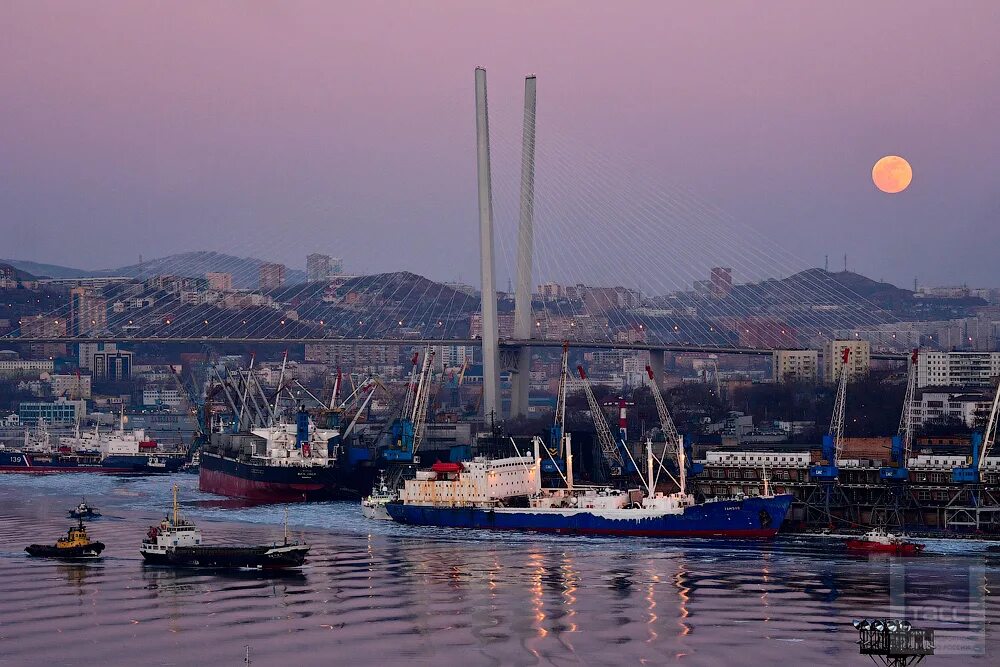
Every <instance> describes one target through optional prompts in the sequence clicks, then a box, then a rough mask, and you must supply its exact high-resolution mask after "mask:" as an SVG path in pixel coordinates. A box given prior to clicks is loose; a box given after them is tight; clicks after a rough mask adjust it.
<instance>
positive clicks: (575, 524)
mask: <svg viewBox="0 0 1000 667" xmlns="http://www.w3.org/2000/svg"><path fill="white" fill-rule="evenodd" d="M791 503H792V496H791V495H790V494H785V495H776V496H769V497H749V498H742V499H736V500H713V501H709V502H705V503H699V504H695V505H692V506H689V507H685V508H684V509H683V511H682V512H679V513H677V512H673V513H670V512H662V511H659V510H656V509H642V508H622V509H569V508H565V509H564V508H538V509H535V508H509V507H497V508H479V507H442V506H433V505H417V504H404V503H399V502H395V503H389V504H388V505H386V510H387V511H388V512H389V516H390V517H392V518H393V520H395V521H397V522H399V523H403V524H411V525H418V526H438V527H447V528H484V529H492V530H525V531H538V532H546V533H558V534H567V535H628V536H648V537H716V538H740V539H747V538H751V539H752V538H769V537H774V535H775V534H777V532H778V530H779V529H780V528H781V524H782V523H783V522H784V520H785V516H786V515H787V514H788V510H789V507H790V506H791Z"/></svg>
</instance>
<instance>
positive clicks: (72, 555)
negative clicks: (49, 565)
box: [24, 519, 104, 560]
mask: <svg viewBox="0 0 1000 667" xmlns="http://www.w3.org/2000/svg"><path fill="white" fill-rule="evenodd" d="M24 550H25V551H27V552H28V555H29V556H37V557H39V558H63V559H67V560H80V559H83V558H100V556H101V552H102V551H104V544H103V543H102V542H91V541H90V537H89V536H88V535H87V528H86V526H84V525H83V519H80V523H79V524H77V525H76V526H73V527H72V528H70V529H69V530H68V531H67V533H66V537H60V538H59V539H58V540H56V543H55V546H51V545H48V544H32V545H31V546H28V547H25V548H24Z"/></svg>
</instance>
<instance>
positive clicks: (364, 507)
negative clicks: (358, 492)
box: [361, 473, 398, 521]
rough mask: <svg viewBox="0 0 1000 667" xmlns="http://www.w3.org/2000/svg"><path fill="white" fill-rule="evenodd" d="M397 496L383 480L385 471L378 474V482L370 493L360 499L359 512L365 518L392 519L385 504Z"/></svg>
mask: <svg viewBox="0 0 1000 667" xmlns="http://www.w3.org/2000/svg"><path fill="white" fill-rule="evenodd" d="M397 498H398V495H397V494H396V492H395V491H393V490H391V489H390V488H389V485H388V483H386V481H385V473H382V475H380V476H379V479H378V483H377V484H376V485H375V487H374V488H373V489H372V492H371V495H369V496H368V497H367V498H365V499H363V500H362V501H361V514H362V515H364V517H365V518H366V519H377V520H379V519H380V520H384V521H392V517H391V516H389V512H388V511H386V509H385V506H386V505H388V504H389V503H391V502H393V501H394V500H396V499H397Z"/></svg>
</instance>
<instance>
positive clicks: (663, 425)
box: [646, 366, 681, 445]
mask: <svg viewBox="0 0 1000 667" xmlns="http://www.w3.org/2000/svg"><path fill="white" fill-rule="evenodd" d="M646 375H648V376H649V385H650V386H649V388H650V391H651V392H652V394H653V402H654V403H656V414H657V415H659V417H660V429H662V431H663V435H664V437H665V438H666V440H667V442H669V443H672V444H675V445H676V444H678V443H680V441H681V436H680V433H678V432H677V426H676V425H674V420H673V418H672V417H671V416H670V412H669V411H668V410H667V404H666V402H665V401H664V400H663V394H661V393H660V388H659V387H657V386H656V379H655V378H654V377H653V369H652V368H651V367H649V366H646Z"/></svg>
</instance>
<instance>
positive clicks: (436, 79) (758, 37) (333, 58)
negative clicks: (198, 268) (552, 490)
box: [0, 0, 1000, 286]
mask: <svg viewBox="0 0 1000 667" xmlns="http://www.w3.org/2000/svg"><path fill="white" fill-rule="evenodd" d="M824 7H825V8H824ZM998 36H1000V3H998V2H995V1H994V0H982V1H981V2H975V1H972V0H969V1H966V2H959V3H945V2H919V1H913V0H908V1H904V2H877V3H874V2H870V1H867V0H866V1H863V2H844V1H839V0H838V1H836V2H832V1H831V2H826V3H822V6H821V3H818V2H801V1H800V0H791V1H781V2H778V1H776V0H775V1H755V2H745V3H743V2H730V1H727V2H662V1H659V2H650V3H639V2H601V3H586V2H525V3H520V2H512V1H509V0H505V1H504V2H495V3H479V2H432V1H430V0H427V1H424V2H406V3H404V2H373V1H372V0H364V1H363V2H343V1H331V0H327V1H324V2H295V1H290V2H280V3H279V2H247V1H244V2H211V1H198V2H194V1H192V2H179V3H178V2H134V1H131V0H129V1H123V2H113V1H103V2H102V1H99V0H95V1H93V2H45V1H41V0H25V1H23V2H20V1H17V0H6V1H5V2H3V3H2V4H0V228H2V229H0V231H2V234H0V257H16V258H21V259H32V260H36V261H43V262H53V263H61V264H68V265H74V266H80V267H83V268H103V267H112V266H118V265H123V264H128V263H133V262H134V261H136V260H137V259H138V256H139V255H140V254H142V255H144V256H145V257H147V258H148V257H155V256H160V255H164V254H168V253H172V252H179V251H185V250H194V249H211V250H220V251H227V252H232V253H234V254H240V255H257V256H264V257H266V258H270V259H276V260H280V261H284V262H286V263H288V264H289V265H291V266H296V267H301V266H302V265H303V264H304V261H305V260H304V256H305V254H306V253H307V252H311V251H314V250H318V251H325V252H330V253H332V254H334V255H342V256H343V257H344V258H345V260H346V264H347V268H348V270H350V271H354V272H370V271H377V270H391V269H396V268H406V269H410V270H414V271H418V272H421V273H423V274H425V275H429V276H431V277H434V278H440V279H454V278H458V277H459V276H461V277H462V278H463V279H464V280H466V281H468V282H478V279H477V278H476V275H477V273H476V272H477V268H476V267H477V256H476V240H477V233H478V232H477V227H476V224H477V219H476V192H475V154H474V145H475V144H474V127H475V125H474V115H473V95H472V93H473V68H474V67H475V66H476V65H483V66H486V67H487V68H488V71H489V84H490V102H491V114H493V117H494V122H495V126H496V133H495V139H496V141H497V142H501V141H503V142H505V143H504V145H503V146H498V147H497V148H496V151H495V152H496V153H497V155H498V163H499V164H498V165H497V169H498V170H499V169H500V168H501V166H502V163H503V159H502V156H503V155H508V156H516V154H517V153H516V150H517V138H518V137H517V122H518V114H519V112H520V108H521V86H522V81H523V78H522V77H523V76H524V74H526V73H537V74H538V77H539V79H538V81H539V84H538V86H539V142H540V148H539V150H540V151H544V150H546V149H548V150H552V146H553V145H554V144H553V143H552V142H549V143H546V139H547V135H546V133H547V132H548V133H549V134H548V136H549V137H551V136H555V135H558V136H559V137H560V142H561V143H560V144H559V146H562V148H561V149H560V151H562V153H560V155H563V157H564V159H563V160H562V161H561V162H560V164H562V165H563V167H562V169H563V170H564V171H563V172H562V173H560V174H553V173H551V172H550V173H547V174H546V173H542V171H541V169H540V172H539V179H540V180H543V179H546V178H548V179H550V180H549V181H548V182H549V183H559V182H565V183H568V184H569V183H572V175H571V174H572V168H573V165H574V163H576V162H578V161H579V160H581V159H582V157H580V156H583V155H585V154H587V152H588V151H593V152H596V153H597V154H599V155H602V156H608V162H607V166H606V169H607V170H608V171H609V172H611V173H613V174H614V175H616V177H617V178H623V177H625V178H627V177H628V175H629V174H638V173H641V178H643V179H646V180H648V181H649V182H650V183H654V184H655V183H659V184H663V187H664V188H665V189H670V188H677V189H683V190H685V191H687V192H689V193H691V196H692V197H694V198H696V199H697V200H698V201H700V202H704V203H705V204H710V205H712V206H714V207H716V208H717V209H719V210H720V211H722V212H724V213H725V214H727V215H729V216H731V217H733V218H734V219H736V220H738V221H739V222H740V223H741V224H743V225H746V226H748V228H749V229H752V230H755V233H759V234H760V235H761V236H760V238H752V239H751V241H750V242H752V243H759V244H760V246H761V247H762V248H767V247H769V246H768V244H770V243H771V242H774V243H777V244H778V246H780V247H782V248H784V249H786V250H788V251H790V252H791V253H793V254H794V255H795V256H797V257H798V258H801V260H802V261H803V262H805V263H806V264H812V265H822V262H823V255H824V254H825V253H829V254H830V256H831V264H832V265H833V266H836V267H838V268H839V266H840V265H841V263H842V254H843V253H844V252H847V253H849V255H850V265H851V268H852V269H857V270H858V271H860V272H863V273H866V274H868V275H870V276H872V277H875V278H880V277H884V278H886V279H890V280H894V281H896V282H897V283H899V284H902V285H910V284H911V283H912V280H913V278H914V277H919V279H920V280H921V281H922V282H926V283H959V282H969V283H970V284H985V285H991V286H1000V269H998V266H1000V263H998V262H997V261H996V254H997V248H1000V189H998V187H997V183H998V179H1000V37H998ZM889 153H897V154H900V155H902V156H904V157H905V158H907V159H908V160H909V161H910V162H911V164H912V165H913V170H914V179H913V184H912V186H911V187H910V188H909V190H907V191H905V192H903V193H902V194H899V195H886V194H882V193H880V192H878V191H877V190H876V189H875V188H874V186H873V185H872V182H871V175H870V172H871V167H872V165H873V164H874V162H875V161H876V160H877V159H878V158H879V157H881V156H882V155H885V154H889ZM555 163H556V162H555V161H554V160H553V162H552V164H553V165H555ZM509 165H512V166H514V167H516V165H514V164H513V160H510V161H509ZM541 166H542V165H541V164H540V167H541ZM552 169H553V170H554V169H555V167H554V166H553V167H552ZM637 177H639V176H637ZM496 178H497V180H498V186H500V190H501V191H498V197H501V196H502V195H503V189H504V187H506V188H507V189H508V191H509V192H512V191H513V190H510V188H511V187H513V186H514V185H516V182H517V175H516V169H515V170H511V169H508V171H506V172H504V173H503V174H500V173H498V174H497V175H496ZM561 179H565V180H564V181H563V180H561ZM505 184H506V185H505ZM560 191H562V190H560V189H559V188H558V187H554V186H550V188H549V193H550V197H551V198H550V199H549V202H548V204H547V206H548V208H547V210H548V212H549V213H548V215H551V216H552V217H553V218H559V216H560V215H562V216H563V217H564V218H571V217H572V215H571V214H569V213H567V212H566V211H570V210H571V209H570V208H566V209H564V210H563V209H562V208H561V207H562V206H563V204H562V203H561V202H560V200H559V198H558V193H559V192H560ZM509 192H508V194H509ZM565 192H566V193H567V197H568V198H569V194H570V193H571V192H572V186H570V185H567V187H566V189H565ZM569 204H570V202H568V201H567V202H566V206H567V207H569ZM608 206H609V207H608V210H607V211H602V212H601V213H600V214H599V215H597V216H596V217H598V218H603V219H606V220H607V219H608V217H609V212H610V211H611V208H612V207H611V205H610V204H609V205H608ZM506 210H513V207H511V206H509V205H501V204H499V203H498V213H503V212H504V211H506ZM560 210H563V213H562V214H561V213H560ZM543 213H544V212H540V215H539V218H540V219H539V221H538V224H539V225H544V224H546V220H545V215H544V214H543ZM608 222H609V223H610V226H611V227H613V226H614V221H613V220H609V221H608ZM552 224H553V225H554V224H555V223H554V222H553V223H552ZM561 224H564V223H561ZM588 224H593V223H592V222H587V221H586V220H584V221H583V222H581V223H580V225H579V229H578V230H576V231H578V232H579V235H580V237H581V238H586V237H587V234H588V229H587V225H588ZM692 224H694V223H692ZM550 229H551V228H550ZM743 229H744V231H743V232H740V234H743V235H744V236H745V235H746V228H743ZM512 230H513V223H512V221H510V220H509V219H508V220H506V221H504V222H502V224H501V231H502V232H503V233H507V234H512ZM576 231H573V229H572V228H570V232H571V233H574V234H575V233H576ZM654 231H655V230H654ZM656 233H657V234H659V236H661V237H669V236H670V234H669V233H668V231H663V230H660V231H658V232H656ZM741 238H743V237H742V236H739V235H737V236H736V237H735V238H734V243H735V246H739V244H740V243H742V241H741V240H740V239H741ZM510 240H512V239H509V240H507V241H506V242H507V243H510ZM663 242H664V243H668V242H669V239H667V240H664V241H663ZM549 243H550V246H549V249H548V250H546V252H554V250H552V248H551V244H552V242H551V240H550V241H549ZM762 257H764V259H762V260H761V261H764V262H766V254H764V255H762ZM702 260H703V261H704V262H706V263H707V264H708V265H711V264H713V263H716V261H719V262H724V261H725V260H726V257H723V256H720V257H719V258H718V259H716V258H715V257H706V258H699V259H698V260H692V263H697V262H701V261H702ZM614 261H619V260H618V259H616V258H615V259H612V261H611V263H612V264H613V263H614ZM552 262H553V263H557V259H553V260H552ZM498 265H500V266H499V268H500V270H501V274H502V275H501V277H500V280H501V281H506V274H505V273H504V271H505V269H504V266H505V265H504V263H503V260H502V258H501V259H500V260H498ZM582 270H583V271H584V272H585V269H582ZM697 270H698V271H700V270H701V269H697ZM777 272H780V270H779V271H777ZM558 274H559V271H558V270H557V269H552V272H551V273H550V274H547V276H549V277H553V276H555V277H558ZM736 277H737V279H739V278H740V276H739V272H737V276H736ZM501 284H503V282H502V283H501Z"/></svg>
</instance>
